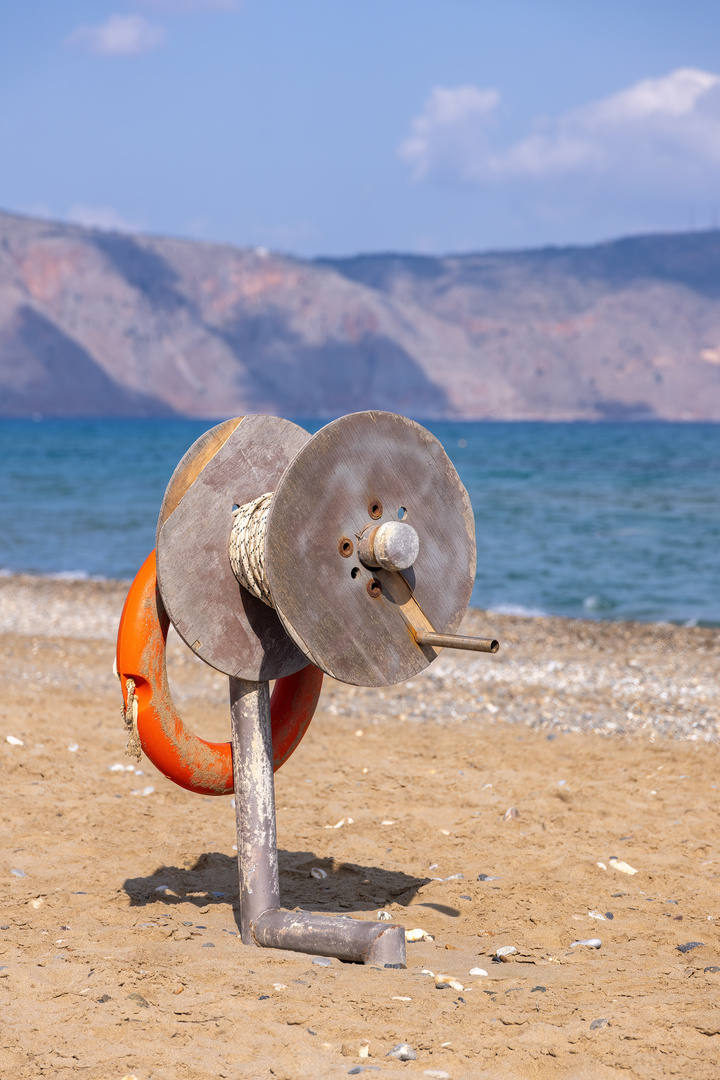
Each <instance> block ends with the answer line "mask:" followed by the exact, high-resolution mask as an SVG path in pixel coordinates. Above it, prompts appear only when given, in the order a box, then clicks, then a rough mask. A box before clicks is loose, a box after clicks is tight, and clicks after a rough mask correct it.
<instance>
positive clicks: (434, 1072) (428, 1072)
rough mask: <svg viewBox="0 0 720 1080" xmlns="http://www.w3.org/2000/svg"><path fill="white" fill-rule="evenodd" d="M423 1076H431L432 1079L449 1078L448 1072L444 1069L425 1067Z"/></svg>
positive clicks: (442, 1079) (447, 1079) (441, 1079)
mask: <svg viewBox="0 0 720 1080" xmlns="http://www.w3.org/2000/svg"><path fill="white" fill-rule="evenodd" d="M423 1076H432V1077H434V1080H450V1073H449V1072H445V1070H444V1069H425V1070H424V1071H423Z"/></svg>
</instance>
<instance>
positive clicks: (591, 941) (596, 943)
mask: <svg viewBox="0 0 720 1080" xmlns="http://www.w3.org/2000/svg"><path fill="white" fill-rule="evenodd" d="M576 945H589V946H590V948H591V949H599V948H600V946H601V945H602V941H601V940H600V938H599V937H589V938H580V939H579V941H573V943H572V945H571V946H570V948H571V949H574V948H575V946H576Z"/></svg>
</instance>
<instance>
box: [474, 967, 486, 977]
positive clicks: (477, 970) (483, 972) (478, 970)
mask: <svg viewBox="0 0 720 1080" xmlns="http://www.w3.org/2000/svg"><path fill="white" fill-rule="evenodd" d="M470 974H471V975H487V971H486V970H485V968H478V967H475V968H470Z"/></svg>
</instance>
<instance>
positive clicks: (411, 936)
mask: <svg viewBox="0 0 720 1080" xmlns="http://www.w3.org/2000/svg"><path fill="white" fill-rule="evenodd" d="M405 940H406V941H434V940H435V938H434V937H433V936H432V934H428V932H427V930H423V929H422V928H421V927H419V926H416V927H415V929H414V930H406V931H405Z"/></svg>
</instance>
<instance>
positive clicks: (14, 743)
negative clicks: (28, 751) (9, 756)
mask: <svg viewBox="0 0 720 1080" xmlns="http://www.w3.org/2000/svg"><path fill="white" fill-rule="evenodd" d="M5 742H9V743H10V745H11V746H24V745H25V743H24V742H23V741H22V739H17V738H16V737H15V736H14V735H6V736H5Z"/></svg>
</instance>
